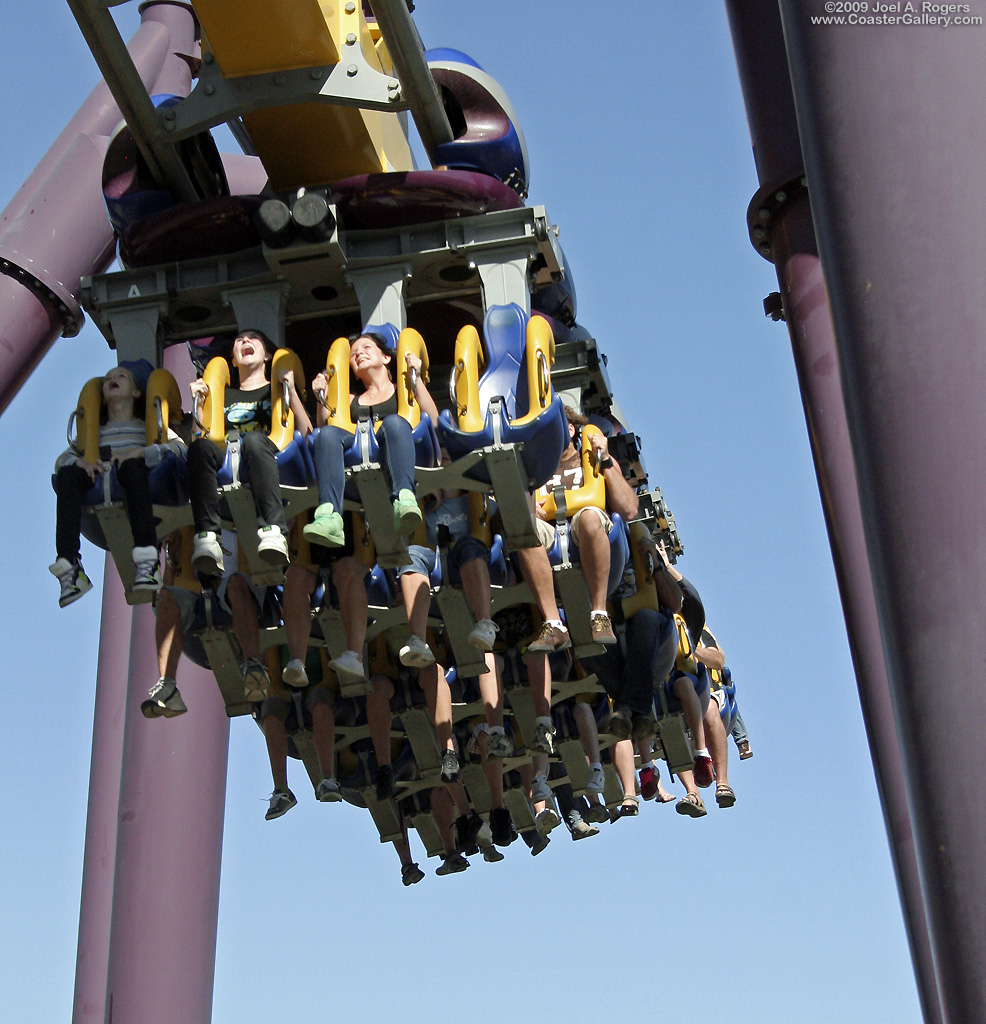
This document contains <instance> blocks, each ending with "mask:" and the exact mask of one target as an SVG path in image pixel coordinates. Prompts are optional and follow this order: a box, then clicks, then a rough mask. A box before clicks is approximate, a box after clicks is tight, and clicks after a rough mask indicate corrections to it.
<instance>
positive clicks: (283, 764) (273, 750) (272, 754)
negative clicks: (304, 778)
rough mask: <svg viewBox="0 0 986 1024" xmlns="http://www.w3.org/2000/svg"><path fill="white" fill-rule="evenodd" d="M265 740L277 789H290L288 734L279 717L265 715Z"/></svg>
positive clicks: (272, 776) (271, 772)
mask: <svg viewBox="0 0 986 1024" xmlns="http://www.w3.org/2000/svg"><path fill="white" fill-rule="evenodd" d="M263 725H264V738H265V739H266V740H267V756H268V757H269V758H270V774H271V778H272V779H273V780H274V788H275V789H287V788H288V733H287V730H286V729H285V728H284V723H283V722H282V721H281V720H280V719H279V718H278V717H277V715H264V722H263Z"/></svg>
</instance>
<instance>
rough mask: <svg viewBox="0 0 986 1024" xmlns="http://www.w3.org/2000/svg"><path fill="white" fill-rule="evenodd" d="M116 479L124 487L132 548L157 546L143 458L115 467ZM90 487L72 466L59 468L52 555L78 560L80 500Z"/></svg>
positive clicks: (84, 474)
mask: <svg viewBox="0 0 986 1024" xmlns="http://www.w3.org/2000/svg"><path fill="white" fill-rule="evenodd" d="M116 478H117V480H119V481H120V486H121V487H122V488H123V499H124V505H125V506H126V509H127V518H128V519H129V520H130V530H131V532H132V533H133V535H134V547H153V546H154V545H156V544H157V530H156V529H155V523H156V520H155V519H154V505H153V502H152V501H151V488H150V484H149V483H148V478H147V466H146V465H145V464H144V460H143V459H127V461H126V462H122V463H121V464H120V465H119V466H117V468H116ZM91 487H92V481H91V480H90V479H89V475H88V474H87V473H86V471H85V470H84V469H83V468H82V467H81V466H77V465H75V464H74V463H73V464H72V465H71V466H62V468H61V469H60V470H59V471H58V473H57V475H56V479H55V494H56V496H57V498H56V505H55V553H56V554H57V556H58V557H59V558H67V559H68V560H69V561H70V562H73V561H75V560H76V559H77V558H78V557H79V528H80V525H81V523H82V499H83V498H84V497H85V495H86V493H87V492H88V491H89V490H90V488H91Z"/></svg>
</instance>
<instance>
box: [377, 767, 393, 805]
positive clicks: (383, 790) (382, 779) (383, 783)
mask: <svg viewBox="0 0 986 1024" xmlns="http://www.w3.org/2000/svg"><path fill="white" fill-rule="evenodd" d="M393 795H394V766H393V765H392V764H382V765H380V766H379V767H378V768H377V799H378V800H389V799H390V798H391V797H392V796H393Z"/></svg>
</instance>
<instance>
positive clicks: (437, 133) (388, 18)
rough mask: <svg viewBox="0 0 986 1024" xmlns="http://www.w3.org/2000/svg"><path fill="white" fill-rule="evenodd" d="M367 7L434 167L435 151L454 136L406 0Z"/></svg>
mask: <svg viewBox="0 0 986 1024" xmlns="http://www.w3.org/2000/svg"><path fill="white" fill-rule="evenodd" d="M370 6H371V7H372V8H373V13H374V15H375V16H376V19H377V24H378V25H379V26H380V31H381V33H382V34H383V38H384V42H386V44H387V52H388V53H389V54H390V59H391V60H392V61H393V62H394V71H395V72H396V73H397V77H398V79H399V80H400V83H401V91H402V93H403V96H404V99H405V100H406V101H407V102H408V103H409V104H410V107H411V116H412V117H413V118H414V124H415V127H416V128H417V129H418V134H419V135H420V136H421V141H422V142H423V143H424V147H425V149H426V150H427V152H428V158H429V159H430V160H431V162H432V166H434V164H435V161H434V159H433V157H432V154H433V153H434V152H435V149H436V148H437V147H438V146H441V145H444V144H445V143H447V142H451V141H452V140H453V139H454V138H455V136H454V135H453V134H452V127H451V125H450V124H449V121H448V117H446V115H445V107H444V105H443V104H442V97H441V94H440V93H439V91H438V86H437V85H436V84H435V80H434V78H432V77H431V71H429V70H428V63H427V61H426V60H425V48H424V44H423V43H422V42H421V36H419V35H418V29H417V27H416V26H415V24H414V22H413V21H412V20H411V15H410V13H409V11H408V9H407V3H406V2H405V0H370Z"/></svg>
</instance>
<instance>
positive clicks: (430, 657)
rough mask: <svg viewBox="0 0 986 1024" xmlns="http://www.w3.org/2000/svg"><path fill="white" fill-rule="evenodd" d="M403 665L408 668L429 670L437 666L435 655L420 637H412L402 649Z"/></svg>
mask: <svg viewBox="0 0 986 1024" xmlns="http://www.w3.org/2000/svg"><path fill="white" fill-rule="evenodd" d="M400 658H401V664H402V665H406V666H407V667H408V668H427V667H428V666H429V665H434V664H435V655H434V654H432V651H431V648H430V647H429V646H428V644H427V643H425V641H424V639H423V638H422V637H420V636H412V637H411V639H410V640H408V642H407V643H406V644H405V645H404V646H403V647H402V648H401V654H400Z"/></svg>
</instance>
